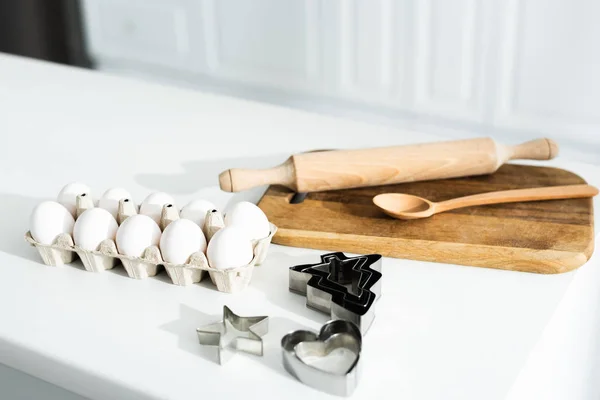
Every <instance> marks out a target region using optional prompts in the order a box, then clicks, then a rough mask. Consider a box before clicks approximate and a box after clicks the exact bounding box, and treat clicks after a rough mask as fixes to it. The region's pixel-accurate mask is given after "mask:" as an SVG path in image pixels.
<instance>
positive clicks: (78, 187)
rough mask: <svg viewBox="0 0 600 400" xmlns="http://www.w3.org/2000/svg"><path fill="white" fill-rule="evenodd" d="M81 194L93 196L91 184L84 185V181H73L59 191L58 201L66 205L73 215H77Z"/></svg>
mask: <svg viewBox="0 0 600 400" xmlns="http://www.w3.org/2000/svg"><path fill="white" fill-rule="evenodd" d="M80 194H85V195H86V196H91V195H92V191H91V189H90V188H89V186H87V185H84V184H83V183H79V182H72V183H69V184H68V185H66V186H65V187H63V188H62V189H61V191H60V192H59V193H58V197H57V201H58V202H59V203H60V204H62V205H63V206H65V207H66V208H67V210H69V212H70V213H71V215H73V217H76V216H77V211H76V208H77V196H78V195H80Z"/></svg>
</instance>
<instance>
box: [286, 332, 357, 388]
mask: <svg viewBox="0 0 600 400" xmlns="http://www.w3.org/2000/svg"><path fill="white" fill-rule="evenodd" d="M361 348H362V335H361V333H360V330H359V329H358V327H357V326H356V325H355V324H353V323H352V322H350V321H344V320H335V321H330V322H328V323H326V324H325V325H323V327H322V328H321V331H320V332H319V334H318V335H317V334H316V333H314V332H311V331H304V330H299V331H294V332H292V333H288V334H287V335H285V336H284V337H283V338H282V339H281V349H282V352H283V366H284V367H285V369H286V370H287V371H288V372H289V373H290V374H291V375H293V376H294V377H295V378H296V379H298V380H299V381H300V382H302V383H304V384H305V385H308V386H311V387H313V388H315V389H318V390H321V391H323V392H327V393H329V394H333V395H337V396H350V395H351V394H352V392H353V391H354V389H355V388H356V385H357V384H358V380H359V375H360V352H361ZM334 350H338V351H337V353H338V355H340V354H341V355H342V356H344V359H345V362H344V361H340V360H339V359H331V360H329V361H331V362H329V363H328V365H327V364H326V363H325V362H324V361H327V357H332V352H333V351H334ZM333 361H335V362H333Z"/></svg>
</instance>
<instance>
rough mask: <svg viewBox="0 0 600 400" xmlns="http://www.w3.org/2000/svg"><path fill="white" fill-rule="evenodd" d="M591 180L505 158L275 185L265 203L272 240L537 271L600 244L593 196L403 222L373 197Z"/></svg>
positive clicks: (581, 258)
mask: <svg viewBox="0 0 600 400" xmlns="http://www.w3.org/2000/svg"><path fill="white" fill-rule="evenodd" d="M580 183H586V182H585V181H584V180H583V179H582V178H580V177H579V176H577V175H575V174H573V173H571V172H568V171H565V170H562V169H557V168H549V167H534V166H526V165H515V164H506V165H504V166H502V167H501V168H500V169H499V170H498V171H497V172H496V173H495V174H492V175H485V176H478V177H469V178H456V179H446V180H438V181H428V182H413V183H404V184H399V185H389V186H378V187H371V188H361V189H348V190H338V191H330V192H316V193H309V194H308V195H307V197H306V198H305V200H304V201H303V202H302V203H299V204H290V199H291V198H292V197H293V195H294V193H293V192H291V191H290V190H289V189H286V188H283V187H279V186H271V187H270V188H269V189H268V190H267V192H266V193H265V195H264V196H263V197H262V199H261V200H260V202H259V204H258V205H259V207H260V208H261V209H262V210H263V211H264V212H265V214H266V215H267V217H268V218H269V220H270V221H271V222H272V223H274V224H275V225H277V227H278V231H277V234H276V235H275V237H274V238H273V242H274V243H277V244H282V245H286V246H296V247H307V248H313V249H321V250H328V251H346V252H350V253H358V254H368V253H379V254H382V255H384V256H388V257H396V258H407V259H412V260H423V261H434V262H442V263H449V264H461V265H471V266H478V267H488V268H498V269H507V270H514V271H525V272H536V273H561V272H566V271H569V270H572V269H575V268H577V267H579V266H581V265H583V264H584V263H585V262H586V261H587V260H588V259H589V258H590V256H591V255H592V252H593V250H594V226H593V221H594V215H593V203H592V199H573V200H552V201H541V202H530V203H512V204H497V205H488V206H479V207H470V208H464V209H458V210H453V211H448V212H446V213H441V214H438V215H434V216H432V217H430V218H426V219H420V220H412V221H401V220H396V219H393V218H390V217H388V216H386V215H385V214H384V213H383V212H381V211H379V209H377V208H376V207H375V206H374V205H373V203H372V198H373V196H375V195H377V194H380V193H388V192H397V193H409V194H414V195H417V196H422V197H425V198H427V199H430V200H433V201H443V200H447V199H450V198H455V197H460V196H467V195H471V194H477V193H484V192H491V191H497V190H508V189H521V188H531V187H539V186H557V185H570V184H580Z"/></svg>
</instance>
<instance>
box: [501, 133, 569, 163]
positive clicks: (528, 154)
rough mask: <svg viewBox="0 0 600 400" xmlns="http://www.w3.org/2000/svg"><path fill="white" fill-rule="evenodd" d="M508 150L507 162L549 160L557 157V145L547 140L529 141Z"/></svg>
mask: <svg viewBox="0 0 600 400" xmlns="http://www.w3.org/2000/svg"><path fill="white" fill-rule="evenodd" d="M510 149H511V154H510V157H509V158H508V159H509V160H551V159H553V158H554V157H556V156H557V155H558V145H557V144H556V142H555V141H554V140H552V139H548V138H542V139H535V140H530V141H529V142H525V143H521V144H518V145H515V146H510Z"/></svg>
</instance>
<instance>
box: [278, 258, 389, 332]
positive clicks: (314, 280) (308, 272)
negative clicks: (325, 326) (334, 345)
mask: <svg viewBox="0 0 600 400" xmlns="http://www.w3.org/2000/svg"><path fill="white" fill-rule="evenodd" d="M381 260H382V257H381V255H380V254H369V255H363V256H357V257H346V255H345V254H344V253H341V252H336V253H328V254H323V255H321V262H320V263H317V264H305V265H296V266H294V267H291V268H290V275H289V288H290V291H292V292H295V293H299V294H302V295H305V296H306V305H307V306H308V307H310V308H313V309H316V310H319V311H321V312H324V313H330V314H331V318H332V319H344V320H349V321H351V322H353V323H354V324H356V325H357V326H358V327H359V328H360V330H361V333H362V334H363V335H364V334H365V333H366V332H367V330H368V329H369V327H370V326H371V324H372V323H373V319H374V318H375V312H374V307H373V304H374V303H375V301H376V300H377V299H379V297H380V296H381V278H382V274H381Z"/></svg>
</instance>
